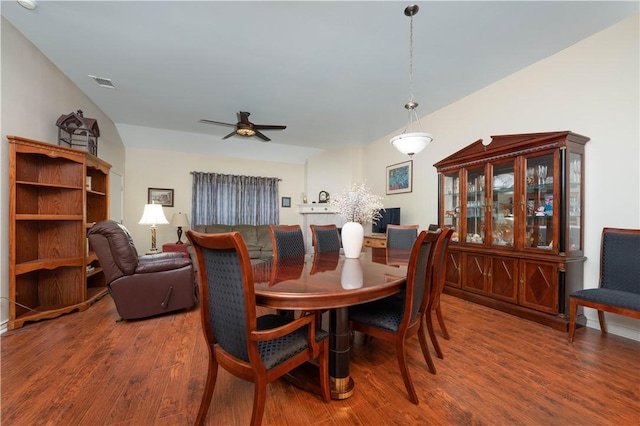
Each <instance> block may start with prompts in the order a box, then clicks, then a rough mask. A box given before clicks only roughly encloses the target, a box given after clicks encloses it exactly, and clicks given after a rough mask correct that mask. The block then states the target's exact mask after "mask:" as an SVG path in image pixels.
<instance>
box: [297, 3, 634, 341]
mask: <svg viewBox="0 0 640 426" xmlns="http://www.w3.org/2000/svg"><path fill="white" fill-rule="evenodd" d="M639 18H640V15H636V16H635V17H631V18H629V19H627V20H625V21H623V22H621V23H619V24H618V25H615V26H613V27H611V28H609V29H607V30H605V31H602V32H601V33H598V34H596V35H594V36H592V37H589V38H587V39H585V40H583V41H581V42H579V43H577V44H575V45H574V46H571V47H570V48H568V49H566V50H564V51H562V52H559V53H558V54H556V55H553V56H551V57H549V58H547V59H544V60H542V61H540V62H538V63H536V64H534V65H532V66H530V67H528V68H525V69H523V70H521V71H519V72H517V73H515V74H513V75H511V76H509V77H507V78H505V79H503V80H501V81H499V82H497V83H495V84H493V85H491V86H488V87H486V88H484V89H482V90H480V91H478V92H476V93H474V94H472V95H470V96H467V97H465V98H463V99H461V100H459V101H458V102H456V103H453V104H451V105H449V106H447V107H445V108H442V109H441V110H439V111H436V112H435V113H433V114H430V115H428V116H427V117H424V118H423V119H422V121H421V125H422V128H423V129H424V130H425V131H429V132H431V133H433V135H434V136H435V141H434V142H433V143H432V144H431V145H430V146H428V147H427V148H426V149H425V150H424V151H423V152H421V153H419V154H416V155H415V156H414V157H415V158H414V160H413V161H414V189H413V193H411V194H407V195H391V196H387V201H385V205H391V204H394V205H399V206H400V207H402V213H403V218H402V220H403V222H405V223H419V224H420V225H421V227H426V226H427V225H428V224H429V223H432V222H435V221H436V220H437V195H438V194H437V174H436V170H435V168H434V167H433V164H434V163H435V162H437V161H439V160H441V159H443V158H445V157H447V156H449V155H451V154H452V153H454V152H456V151H458V150H459V149H461V148H463V147H465V146H467V145H468V144H470V143H472V142H473V141H475V140H477V139H480V138H483V139H486V138H488V137H489V136H490V135H500V134H512V133H528V132H546V131H555V130H572V131H574V132H576V133H580V134H583V135H585V136H588V137H590V138H591V140H590V141H589V142H588V143H587V145H586V153H585V167H586V174H585V251H586V256H587V257H588V260H587V261H586V263H585V267H584V268H585V269H584V272H585V282H584V287H585V288H594V287H597V286H598V276H599V255H600V253H599V250H600V236H601V232H602V228H603V227H621V228H640V131H639V129H640V118H639V117H640V108H639V93H640V87H639V82H640V71H639V63H640V58H639V51H640V49H639V41H638V40H639V25H638V22H639ZM469 66H470V67H473V64H469ZM426 83H428V82H426ZM416 84H421V83H420V81H419V80H418V81H417V82H416ZM399 113H401V111H399ZM364 156H365V158H366V161H365V177H366V178H367V180H368V181H369V182H373V183H375V186H376V188H383V187H384V173H385V167H386V166H387V165H389V164H392V163H397V162H399V161H403V160H404V159H406V158H405V157H403V156H401V155H400V154H398V153H396V152H394V149H393V148H392V147H391V146H390V145H389V143H388V138H383V139H380V140H378V141H376V142H374V143H372V144H370V145H369V146H367V147H366V149H365V152H364ZM309 179H310V181H313V179H314V177H313V176H310V177H309ZM391 199H393V201H391ZM405 212H412V214H411V216H410V217H409V216H407V217H405V216H404V214H405ZM586 315H587V317H588V321H589V322H588V325H589V326H590V327H595V328H599V325H598V323H597V316H596V314H595V312H594V311H593V310H590V309H587V310H586ZM607 319H608V324H609V331H610V332H613V333H616V334H620V335H623V336H626V337H630V338H634V339H636V340H640V321H636V320H632V319H630V318H627V317H621V316H617V315H613V314H612V315H607Z"/></svg>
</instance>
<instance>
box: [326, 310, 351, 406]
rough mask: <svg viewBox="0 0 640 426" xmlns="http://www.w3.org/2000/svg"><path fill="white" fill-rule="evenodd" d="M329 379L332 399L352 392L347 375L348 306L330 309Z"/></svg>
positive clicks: (341, 397) (349, 339)
mask: <svg viewBox="0 0 640 426" xmlns="http://www.w3.org/2000/svg"><path fill="white" fill-rule="evenodd" d="M329 339H330V340H329V380H330V385H331V398H332V399H347V398H349V397H350V396H351V395H352V394H353V390H354V387H355V383H354V382H353V379H352V378H351V376H350V375H349V351H350V350H351V330H350V328H349V308H347V307H344V308H336V309H331V311H330V336H329Z"/></svg>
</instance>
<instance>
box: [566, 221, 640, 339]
mask: <svg viewBox="0 0 640 426" xmlns="http://www.w3.org/2000/svg"><path fill="white" fill-rule="evenodd" d="M578 306H586V307H588V308H593V309H597V310H598V320H599V321H600V330H601V332H602V333H603V334H604V333H606V332H607V327H606V324H605V322H604V312H605V311H607V312H612V313H614V314H619V315H626V316H630V317H632V318H638V319H640V229H618V228H604V229H603V230H602V241H601V246H600V286H599V287H598V288H591V289H586V290H578V291H575V292H573V293H571V294H570V295H569V341H570V342H573V336H574V334H575V331H576V314H577V310H578Z"/></svg>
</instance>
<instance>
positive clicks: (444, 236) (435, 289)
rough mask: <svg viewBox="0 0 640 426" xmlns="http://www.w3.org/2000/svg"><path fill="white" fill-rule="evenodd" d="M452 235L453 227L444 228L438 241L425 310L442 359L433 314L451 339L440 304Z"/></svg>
mask: <svg viewBox="0 0 640 426" xmlns="http://www.w3.org/2000/svg"><path fill="white" fill-rule="evenodd" d="M452 235H453V229H451V228H442V229H441V232H440V237H439V238H438V241H437V242H436V246H435V254H434V256H433V268H432V277H431V296H430V298H429V305H428V306H427V310H426V312H425V320H426V325H427V331H428V332H429V337H430V338H431V343H432V344H433V348H434V349H435V351H436V354H437V355H438V358H440V359H443V358H444V354H443V352H442V348H441V347H440V344H439V343H438V339H437V337H436V333H435V330H434V327H433V314H434V313H435V315H436V318H437V319H438V324H439V325H440V330H441V331H442V336H443V337H444V338H445V339H446V340H449V338H450V337H449V331H448V330H447V327H446V326H445V323H444V316H443V315H442V307H441V306H440V296H441V295H442V291H443V290H444V282H445V278H446V270H445V268H446V264H447V263H446V259H447V250H448V248H449V242H451V236H452Z"/></svg>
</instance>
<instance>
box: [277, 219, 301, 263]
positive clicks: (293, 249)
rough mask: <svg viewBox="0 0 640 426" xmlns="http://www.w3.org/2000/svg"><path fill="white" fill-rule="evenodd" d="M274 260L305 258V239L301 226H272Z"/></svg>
mask: <svg viewBox="0 0 640 426" xmlns="http://www.w3.org/2000/svg"><path fill="white" fill-rule="evenodd" d="M269 231H270V232H271V245H272V246H273V259H274V261H277V260H278V259H282V258H287V257H296V256H304V254H305V250H304V237H303V236H302V229H301V228H300V225H270V226H269Z"/></svg>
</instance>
